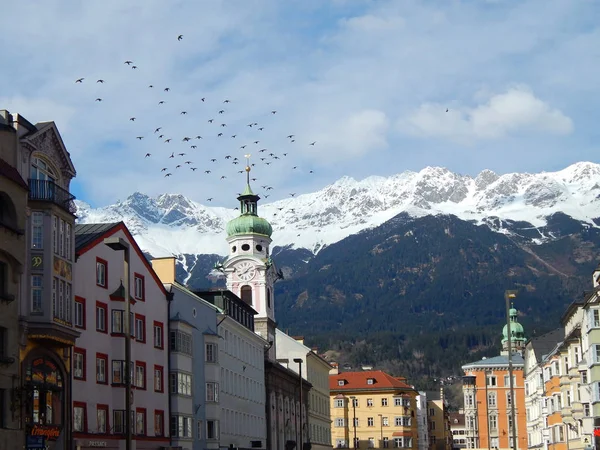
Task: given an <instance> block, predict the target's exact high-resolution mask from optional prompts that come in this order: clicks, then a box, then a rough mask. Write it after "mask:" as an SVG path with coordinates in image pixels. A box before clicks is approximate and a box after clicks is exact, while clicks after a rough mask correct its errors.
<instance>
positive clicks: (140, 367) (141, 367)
mask: <svg viewBox="0 0 600 450" xmlns="http://www.w3.org/2000/svg"><path fill="white" fill-rule="evenodd" d="M135 387H137V388H138V389H146V363H145V362H142V361H136V362H135Z"/></svg>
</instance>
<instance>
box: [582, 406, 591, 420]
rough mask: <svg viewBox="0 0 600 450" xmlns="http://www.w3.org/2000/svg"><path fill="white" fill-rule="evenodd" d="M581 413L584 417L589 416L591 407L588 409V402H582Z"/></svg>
mask: <svg viewBox="0 0 600 450" xmlns="http://www.w3.org/2000/svg"><path fill="white" fill-rule="evenodd" d="M583 415H584V416H585V417H590V416H591V409H590V404H589V403H584V404H583Z"/></svg>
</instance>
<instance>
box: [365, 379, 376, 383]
mask: <svg viewBox="0 0 600 450" xmlns="http://www.w3.org/2000/svg"><path fill="white" fill-rule="evenodd" d="M374 382H375V379H374V378H367V384H373V383H374Z"/></svg>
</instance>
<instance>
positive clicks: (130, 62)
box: [125, 61, 133, 66]
mask: <svg viewBox="0 0 600 450" xmlns="http://www.w3.org/2000/svg"><path fill="white" fill-rule="evenodd" d="M125 64H127V65H128V66H130V65H132V64H133V61H125Z"/></svg>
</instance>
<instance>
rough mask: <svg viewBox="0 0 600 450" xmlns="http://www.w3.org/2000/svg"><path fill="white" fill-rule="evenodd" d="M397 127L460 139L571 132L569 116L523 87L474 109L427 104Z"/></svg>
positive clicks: (419, 132)
mask: <svg viewBox="0 0 600 450" xmlns="http://www.w3.org/2000/svg"><path fill="white" fill-rule="evenodd" d="M479 95H480V94H479ZM446 110H448V112H446ZM399 126H400V128H401V130H403V131H405V132H408V133H413V134H416V135H418V136H423V137H439V138H448V139H453V140H458V141H461V142H462V141H471V140H478V139H498V138H502V137H505V136H508V135H510V134H514V133H521V132H525V133H526V132H540V133H548V134H555V135H566V134H569V133H571V132H572V131H573V121H572V120H571V119H570V118H569V117H567V116H566V115H565V114H563V113H562V112H561V111H560V110H558V109H556V108H553V107H551V106H550V105H549V104H548V103H546V102H544V101H542V100H540V99H539V98H537V97H535V95H534V94H533V92H531V90H530V89H528V88H526V87H523V86H520V87H514V88H510V89H508V90H507V91H506V92H505V93H502V94H496V95H494V96H492V97H491V98H490V99H489V100H488V101H487V102H486V103H485V104H482V105H479V106H476V107H474V108H471V107H464V108H461V107H458V108H457V107H452V106H450V107H448V106H447V105H442V104H437V103H436V104H433V103H426V104H424V105H421V106H420V107H419V108H418V109H417V110H416V111H414V112H413V113H411V114H409V115H408V117H406V118H402V119H400V121H399Z"/></svg>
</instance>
